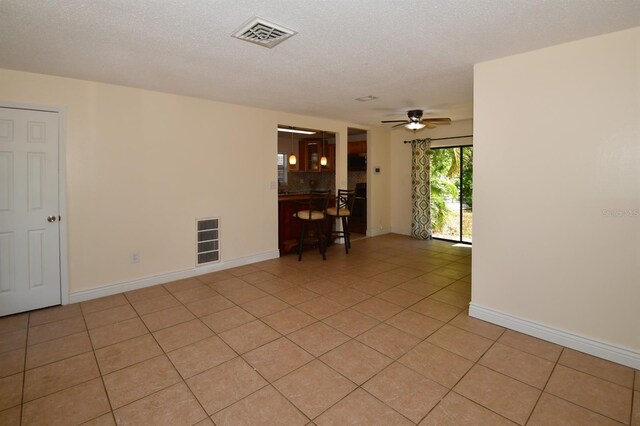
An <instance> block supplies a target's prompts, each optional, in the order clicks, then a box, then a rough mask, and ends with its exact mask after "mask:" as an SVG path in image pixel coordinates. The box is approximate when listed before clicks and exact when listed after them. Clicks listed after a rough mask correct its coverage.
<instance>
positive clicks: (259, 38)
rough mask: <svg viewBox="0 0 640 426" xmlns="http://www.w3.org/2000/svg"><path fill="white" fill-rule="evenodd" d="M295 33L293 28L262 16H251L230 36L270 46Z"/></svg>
mask: <svg viewBox="0 0 640 426" xmlns="http://www.w3.org/2000/svg"><path fill="white" fill-rule="evenodd" d="M295 34H297V33H296V32H295V31H293V30H290V29H288V28H285V27H281V26H280V25H276V24H274V23H272V22H269V21H266V20H264V19H262V18H253V19H251V20H250V21H249V22H247V23H246V24H244V25H243V26H242V27H240V29H239V30H238V31H236V32H235V33H234V34H232V36H233V37H235V38H239V39H240V40H245V41H250V42H251V43H256V44H259V45H260V46H264V47H268V48H272V47H273V46H276V45H277V44H279V43H281V42H283V41H285V40H286V39H288V38H289V37H291V36H293V35H295Z"/></svg>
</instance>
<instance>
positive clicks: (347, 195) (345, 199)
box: [327, 189, 356, 254]
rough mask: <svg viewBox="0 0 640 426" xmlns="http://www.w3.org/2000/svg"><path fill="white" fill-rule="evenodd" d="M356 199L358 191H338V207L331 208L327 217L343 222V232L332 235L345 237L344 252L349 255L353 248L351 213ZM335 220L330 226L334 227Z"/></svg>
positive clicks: (335, 232)
mask: <svg viewBox="0 0 640 426" xmlns="http://www.w3.org/2000/svg"><path fill="white" fill-rule="evenodd" d="M355 199H356V191H354V190H348V189H338V196H337V197H336V206H335V207H329V208H328V209H327V215H329V216H331V218H332V219H341V220H342V231H334V232H332V233H331V234H330V235H331V236H332V237H333V236H334V235H335V236H337V237H339V236H343V237H344V250H345V251H346V252H347V254H349V249H350V248H351V233H350V232H349V217H351V211H352V210H353V203H354V201H355ZM333 222H334V220H332V223H331V224H330V225H329V226H333Z"/></svg>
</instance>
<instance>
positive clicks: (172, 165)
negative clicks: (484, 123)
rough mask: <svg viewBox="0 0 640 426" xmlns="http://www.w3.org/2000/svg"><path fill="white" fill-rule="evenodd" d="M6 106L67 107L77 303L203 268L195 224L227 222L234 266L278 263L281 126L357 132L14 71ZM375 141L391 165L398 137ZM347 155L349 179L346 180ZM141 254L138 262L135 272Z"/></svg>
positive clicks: (3, 84)
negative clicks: (82, 294) (263, 258)
mask: <svg viewBox="0 0 640 426" xmlns="http://www.w3.org/2000/svg"><path fill="white" fill-rule="evenodd" d="M0 101H3V102H17V103H28V104H37V105H44V106H60V107H65V108H67V111H68V121H67V137H66V162H67V171H66V172H67V187H66V189H67V206H68V217H67V218H65V219H66V220H67V225H68V243H69V244H68V245H69V247H68V266H69V288H70V292H72V293H73V292H77V291H81V290H87V289H95V288H99V287H101V286H105V285H109V284H118V283H127V282H131V281H133V280H137V279H142V278H146V277H152V276H157V275H162V274H168V273H173V272H176V271H184V270H190V269H192V268H194V263H195V256H194V240H195V231H194V220H195V218H196V217H208V216H221V219H222V221H221V226H222V230H221V245H222V260H223V261H224V262H229V261H233V260H238V259H240V260H242V259H245V258H250V257H251V256H260V255H269V254H273V253H274V252H275V250H277V230H278V229H277V191H276V190H275V189H272V188H271V186H270V184H271V182H275V181H276V165H275V164H276V156H275V153H276V150H277V131H276V127H277V125H278V124H287V125H292V126H299V127H307V128H316V129H324V130H327V131H332V132H336V133H339V134H338V139H339V140H340V139H341V138H344V140H346V135H347V127H348V126H351V125H352V124H350V123H344V122H339V121H333V120H326V119H319V118H314V117H306V116H299V115H294V114H286V113H280V112H276V111H269V110H261V109H255V108H247V107H242V106H237V105H232V104H223V103H217V102H212V101H207V100H203V99H196V98H189V97H183V96H176V95H171V94H166V93H158V92H151V91H145V90H139V89H133V88H128V87H122V86H114V85H108V84H102V83H96V82H89V81H81V80H74V79H66V78H60V77H54V76H48V75H39V74H31V73H23V72H17V71H10V70H0ZM358 127H361V126H358ZM372 134H373V137H372V141H373V142H374V147H376V149H375V150H374V151H373V153H372V155H374V158H375V155H376V152H378V153H379V154H378V155H383V156H384V157H385V158H386V157H388V155H385V153H384V146H388V133H383V132H379V131H374V132H372ZM342 145H345V146H343V147H339V150H340V152H342V151H344V157H345V158H344V159H338V166H339V170H338V178H342V179H344V180H345V181H346V144H342ZM381 161H385V160H384V159H383V160H381ZM342 169H344V170H342ZM336 181H337V182H339V180H336ZM372 191H373V195H374V199H375V201H374V203H373V209H374V210H373V212H372V215H373V217H374V218H375V220H378V219H379V218H387V219H386V220H387V221H388V212H387V208H386V207H384V206H380V205H378V204H379V203H388V193H387V192H388V183H387V182H385V181H384V178H383V179H379V180H378V181H375V180H374V184H373V188H372ZM383 221H384V220H383ZM386 226H387V227H388V222H387V225H386ZM134 250H139V251H140V259H141V261H140V263H138V264H130V263H129V253H131V252H132V251H134Z"/></svg>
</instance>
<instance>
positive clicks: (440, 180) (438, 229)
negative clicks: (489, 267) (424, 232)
mask: <svg viewBox="0 0 640 426" xmlns="http://www.w3.org/2000/svg"><path fill="white" fill-rule="evenodd" d="M429 162H430V170H431V171H430V177H431V223H432V235H433V238H436V239H442V240H447V241H457V242H461V243H467V244H470V243H471V242H472V228H473V146H468V145H467V146H454V147H443V148H432V149H431V155H430V157H429Z"/></svg>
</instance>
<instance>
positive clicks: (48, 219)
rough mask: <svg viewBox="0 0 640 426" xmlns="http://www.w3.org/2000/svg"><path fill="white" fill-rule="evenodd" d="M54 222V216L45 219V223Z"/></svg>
mask: <svg viewBox="0 0 640 426" xmlns="http://www.w3.org/2000/svg"><path fill="white" fill-rule="evenodd" d="M55 221H56V217H55V216H49V217H48V218H47V222H55Z"/></svg>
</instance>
